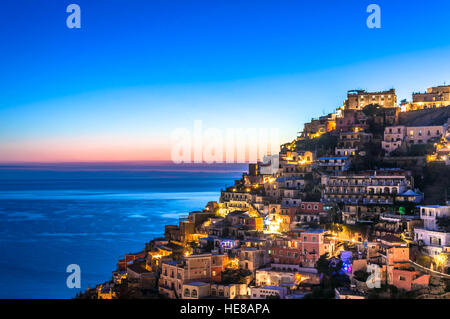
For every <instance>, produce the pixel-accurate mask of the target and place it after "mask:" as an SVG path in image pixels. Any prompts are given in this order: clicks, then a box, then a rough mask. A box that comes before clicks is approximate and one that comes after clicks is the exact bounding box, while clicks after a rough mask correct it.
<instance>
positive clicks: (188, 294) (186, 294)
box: [184, 288, 191, 297]
mask: <svg viewBox="0 0 450 319" xmlns="http://www.w3.org/2000/svg"><path fill="white" fill-rule="evenodd" d="M184 296H185V297H190V296H191V293H190V291H189V289H187V288H186V289H184Z"/></svg>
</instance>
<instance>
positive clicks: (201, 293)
mask: <svg viewBox="0 0 450 319" xmlns="http://www.w3.org/2000/svg"><path fill="white" fill-rule="evenodd" d="M209 291H210V284H209V283H206V282H200V281H198V282H191V283H188V284H183V299H200V298H205V297H208V296H209Z"/></svg>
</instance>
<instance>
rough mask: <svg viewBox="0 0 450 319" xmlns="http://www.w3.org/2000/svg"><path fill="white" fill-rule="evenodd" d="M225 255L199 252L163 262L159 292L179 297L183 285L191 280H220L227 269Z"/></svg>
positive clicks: (169, 296)
mask: <svg viewBox="0 0 450 319" xmlns="http://www.w3.org/2000/svg"><path fill="white" fill-rule="evenodd" d="M224 257H225V256H224V255H221V254H212V253H208V254H198V255H190V256H185V257H184V259H183V260H182V261H166V262H163V263H162V270H161V275H160V279H159V283H158V284H159V293H160V294H162V295H165V296H167V297H168V298H172V299H175V298H177V297H178V298H179V297H180V296H181V293H182V288H183V285H184V284H186V283H191V282H208V283H209V282H219V281H220V280H221V273H222V271H223V270H224V269H225V263H224V259H225V258H224Z"/></svg>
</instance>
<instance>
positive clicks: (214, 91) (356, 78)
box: [0, 0, 450, 163]
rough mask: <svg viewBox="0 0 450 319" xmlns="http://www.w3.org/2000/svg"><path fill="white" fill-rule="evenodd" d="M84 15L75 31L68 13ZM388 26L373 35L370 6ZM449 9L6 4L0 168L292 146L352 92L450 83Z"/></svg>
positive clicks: (357, 4)
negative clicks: (220, 137)
mask: <svg viewBox="0 0 450 319" xmlns="http://www.w3.org/2000/svg"><path fill="white" fill-rule="evenodd" d="M71 3H76V4H78V5H79V6H80V8H81V28H80V29H69V28H67V26H66V19H67V17H68V16H69V14H70V13H67V12H66V7H67V6H68V5H69V4H71ZM371 3H376V4H378V5H379V6H380V8H381V28H380V29H369V28H368V27H367V25H366V19H367V17H368V16H369V15H370V13H367V12H366V8H367V6H368V5H369V4H371ZM449 11H450V1H447V0H433V1H421V0H394V1H393V0H388V1H385V0H383V1H381V0H371V1H365V0H345V1H343V0H339V1H338V0H315V1H300V0H296V1H290V0H283V1H279V0H278V1H253V0H245V1H244V0H241V1H235V0H208V1H202V0H197V1H190V0H180V1H178V0H176V1H175V0H161V1H160V0H145V1H137V0H127V1H125V0H103V1H100V0H88V1H84V0H83V1H82V0H71V1H62V0H53V1H50V0H40V1H31V0H28V1H25V0H5V1H2V4H1V6H0V38H1V43H2V47H1V50H0V67H1V72H0V162H4V163H8V162H69V161H128V160H130V161H131V160H132V161H139V160H168V159H170V158H171V157H170V154H171V150H172V149H173V145H174V143H175V142H176V141H174V139H173V132H174V131H176V130H177V129H179V128H184V129H186V130H188V131H189V132H192V131H193V130H194V129H193V128H194V122H195V121H202V123H203V127H204V128H205V129H206V128H215V129H218V130H219V131H221V132H225V130H226V129H228V128H249V127H251V128H275V129H278V130H279V132H280V133H279V137H280V142H287V141H291V140H292V139H294V138H295V137H296V136H297V132H299V131H300V130H301V129H302V127H303V124H304V123H305V122H307V121H309V120H310V119H311V118H313V117H318V116H320V115H323V114H326V113H329V112H333V111H334V110H335V109H336V107H339V106H340V105H342V102H343V100H344V99H345V97H346V92H347V90H351V89H356V88H360V89H366V90H376V91H378V90H385V89H390V88H395V89H396V90H397V95H398V100H399V101H400V100H401V99H404V98H406V99H411V93H412V92H417V91H425V90H426V88H427V87H430V86H434V85H441V84H444V82H447V83H450V76H449V75H450V63H448V61H449V57H450V33H449V32H448V30H450V19H448V12H449Z"/></svg>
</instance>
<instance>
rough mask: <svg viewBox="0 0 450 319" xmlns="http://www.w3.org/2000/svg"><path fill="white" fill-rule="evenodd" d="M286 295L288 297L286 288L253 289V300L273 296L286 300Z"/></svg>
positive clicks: (266, 287)
mask: <svg viewBox="0 0 450 319" xmlns="http://www.w3.org/2000/svg"><path fill="white" fill-rule="evenodd" d="M286 295H287V288H286V287H278V286H264V287H252V288H251V298H252V299H267V297H272V296H278V297H279V298H280V299H285V298H286Z"/></svg>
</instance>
